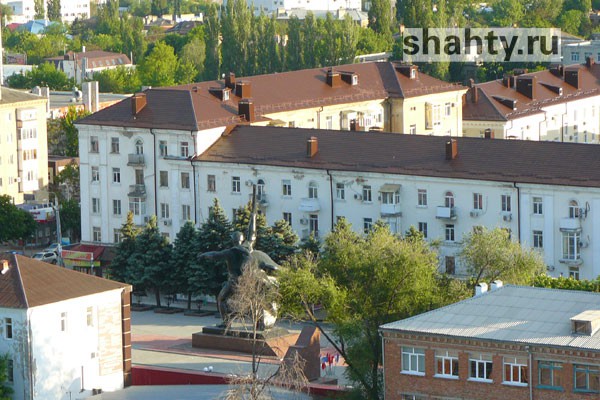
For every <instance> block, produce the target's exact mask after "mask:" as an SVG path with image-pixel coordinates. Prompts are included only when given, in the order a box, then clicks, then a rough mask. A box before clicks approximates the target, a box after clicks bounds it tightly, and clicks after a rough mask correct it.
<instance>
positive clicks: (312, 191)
mask: <svg viewBox="0 0 600 400" xmlns="http://www.w3.org/2000/svg"><path fill="white" fill-rule="evenodd" d="M308 198H309V199H318V198H319V192H318V190H317V183H316V182H310V183H309V184H308Z"/></svg>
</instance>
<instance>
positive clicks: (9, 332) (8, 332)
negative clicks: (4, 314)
mask: <svg viewBox="0 0 600 400" xmlns="http://www.w3.org/2000/svg"><path fill="white" fill-rule="evenodd" d="M4 337H5V338H6V339H12V338H13V323H12V318H4Z"/></svg>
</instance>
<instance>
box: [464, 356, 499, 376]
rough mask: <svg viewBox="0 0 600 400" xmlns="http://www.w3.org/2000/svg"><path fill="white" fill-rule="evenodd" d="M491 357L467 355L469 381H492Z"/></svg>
mask: <svg viewBox="0 0 600 400" xmlns="http://www.w3.org/2000/svg"><path fill="white" fill-rule="evenodd" d="M492 366H493V363H492V356H488V355H485V354H471V355H469V379H471V380H480V381H489V382H491V381H492V378H491V376H492Z"/></svg>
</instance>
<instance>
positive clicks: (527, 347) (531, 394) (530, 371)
mask: <svg viewBox="0 0 600 400" xmlns="http://www.w3.org/2000/svg"><path fill="white" fill-rule="evenodd" d="M525 350H526V351H527V353H528V354H529V368H528V371H527V375H529V376H528V378H527V379H529V400H533V381H532V380H531V375H532V369H533V354H532V353H531V347H530V346H529V345H527V346H525Z"/></svg>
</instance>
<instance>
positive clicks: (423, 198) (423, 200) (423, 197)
mask: <svg viewBox="0 0 600 400" xmlns="http://www.w3.org/2000/svg"><path fill="white" fill-rule="evenodd" d="M417 205H419V206H421V207H425V206H427V190H425V189H419V190H417Z"/></svg>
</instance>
